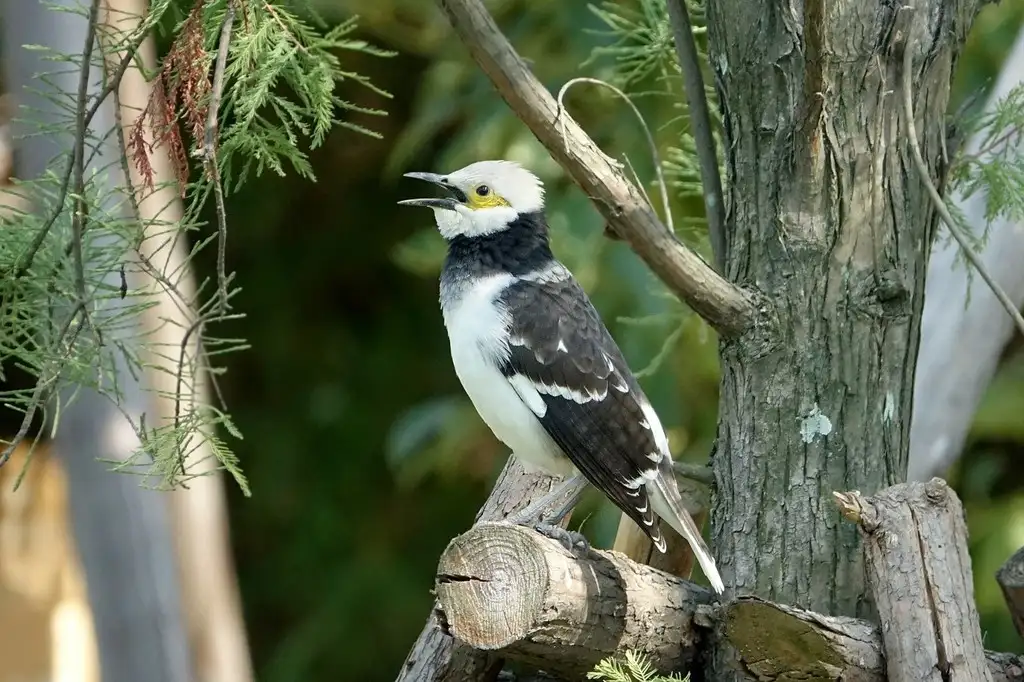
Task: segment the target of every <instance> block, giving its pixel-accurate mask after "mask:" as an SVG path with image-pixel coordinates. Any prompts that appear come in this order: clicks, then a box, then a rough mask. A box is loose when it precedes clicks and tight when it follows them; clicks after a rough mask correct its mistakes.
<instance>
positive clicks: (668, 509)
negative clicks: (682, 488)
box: [647, 477, 725, 594]
mask: <svg viewBox="0 0 1024 682" xmlns="http://www.w3.org/2000/svg"><path fill="white" fill-rule="evenodd" d="M647 493H648V495H650V498H651V506H652V507H653V508H654V513H655V514H657V515H658V516H660V517H661V518H662V519H664V520H665V521H666V522H667V523H668V525H670V526H672V528H673V529H674V530H675V531H676V532H677V533H679V534H680V535H681V536H683V537H684V538H685V539H686V541H687V542H688V543H689V544H690V548H691V549H692V550H693V554H694V556H696V557H697V562H698V563H699V564H700V568H701V570H702V571H704V575H706V576H707V578H708V582H710V583H711V587H712V588H714V590H715V592H717V593H718V594H722V593H723V592H725V583H723V582H722V576H721V575H720V574H719V573H718V567H717V566H716V565H715V559H714V557H712V556H711V550H710V549H708V546H707V544H705V542H704V538H703V537H701V534H700V529H699V528H697V524H695V523H694V522H693V517H691V516H690V513H689V512H688V511H686V508H685V507H684V506H683V501H682V499H681V498H680V497H679V490H678V489H677V488H676V486H675V481H674V480H671V479H668V480H666V479H665V478H664V477H660V478H659V479H656V480H654V481H652V482H651V483H649V484H648V485H647ZM659 539H660V540H661V544H660V545H659V544H658V542H657V541H655V546H657V547H658V549H659V550H660V551H662V552H664V551H665V538H664V537H660V538H659Z"/></svg>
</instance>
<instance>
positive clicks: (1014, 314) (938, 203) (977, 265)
mask: <svg viewBox="0 0 1024 682" xmlns="http://www.w3.org/2000/svg"><path fill="white" fill-rule="evenodd" d="M904 9H907V10H908V11H909V10H911V9H912V8H904ZM912 65H913V52H912V51H911V49H910V39H909V35H908V37H907V39H906V40H905V42H904V45H903V114H904V117H905V118H906V119H907V136H908V137H909V139H910V152H911V156H912V157H913V159H914V166H915V167H916V168H917V172H918V174H919V175H920V176H921V182H922V183H923V184H924V188H925V191H926V192H927V194H928V198H929V199H931V201H932V204H933V205H934V206H935V210H936V211H937V212H938V214H939V217H940V218H942V222H944V223H946V227H947V228H949V232H950V234H952V235H953V238H954V239H956V241H957V244H959V245H960V248H961V249H963V252H964V255H965V256H967V260H969V261H970V262H971V265H972V266H973V267H974V269H975V270H977V271H978V274H979V275H981V278H982V279H983V280H985V284H987V285H988V288H989V289H991V290H992V293H993V294H994V295H995V297H996V298H997V299H999V303H1000V304H1002V306H1003V308H1004V309H1005V310H1006V313H1007V314H1008V315H1009V316H1010V318H1011V319H1012V320H1013V322H1014V324H1016V325H1017V329H1019V330H1020V333H1021V334H1024V316H1022V315H1021V314H1020V310H1018V309H1017V306H1016V304H1015V303H1014V302H1013V299H1011V298H1010V296H1009V295H1008V294H1007V293H1006V291H1005V290H1004V289H1003V288H1002V287H1001V286H1000V285H999V283H998V282H996V280H995V278H993V277H992V273H990V272H989V271H988V267H987V266H986V265H985V263H984V261H982V260H981V257H980V256H979V255H978V254H977V253H976V252H975V251H974V249H973V248H971V245H970V242H968V240H967V235H965V234H964V233H963V231H962V230H961V229H960V226H959V225H957V224H956V221H955V220H953V216H952V215H950V213H949V209H948V208H947V207H946V203H945V202H944V201H943V200H942V197H941V196H939V190H937V189H935V183H933V182H932V179H931V177H930V176H929V174H928V165H927V164H926V163H925V162H924V157H922V156H921V146H920V145H919V144H918V142H917V126H916V125H915V123H914V104H913V91H912V88H911V83H910V78H911V66H912Z"/></svg>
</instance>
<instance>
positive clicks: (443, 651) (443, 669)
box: [396, 457, 571, 682]
mask: <svg viewBox="0 0 1024 682" xmlns="http://www.w3.org/2000/svg"><path fill="white" fill-rule="evenodd" d="M553 482H554V483H555V484H556V485H557V479H553V478H551V477H550V476H545V475H543V474H527V473H525V472H524V471H523V467H522V465H521V464H520V463H519V462H518V461H517V460H516V459H515V458H514V457H510V458H509V460H508V463H507V464H506V465H505V469H504V471H502V473H501V476H500V477H499V478H498V481H497V482H496V483H495V484H494V490H492V491H491V495H490V497H488V498H487V501H486V502H485V503H484V506H483V507H482V508H481V509H480V511H479V512H478V513H477V517H476V523H486V522H488V521H498V520H501V519H503V518H505V517H506V516H508V515H509V514H512V513H513V512H515V511H516V510H518V509H522V508H524V507H526V506H527V505H529V504H531V503H532V502H533V501H534V500H538V499H540V498H541V497H543V496H544V495H545V494H547V492H548V491H549V490H551V488H552V483H553ZM570 516H571V515H570ZM568 520H569V517H566V519H565V521H566V522H568ZM439 615H440V614H439V612H438V609H437V605H436V604H435V606H434V609H433V610H432V611H431V613H430V617H429V618H428V619H427V624H426V625H425V626H424V627H423V631H422V632H420V636H419V637H418V638H417V639H416V642H415V644H413V647H412V649H411V650H410V651H409V655H408V656H406V659H405V663H404V664H403V665H402V669H401V670H400V671H399V673H398V677H397V679H396V682H426V681H428V680H438V681H444V682H469V681H476V680H481V681H482V680H494V679H495V678H496V676H497V675H498V673H499V672H500V671H501V666H502V660H501V658H499V657H498V656H496V655H494V654H493V653H491V652H487V651H478V650H476V649H473V648H472V647H470V646H467V645H466V644H464V643H461V642H456V641H455V640H454V639H453V638H452V637H451V635H449V634H448V632H447V628H446V627H445V624H444V622H443V621H442V620H441V619H440V618H439Z"/></svg>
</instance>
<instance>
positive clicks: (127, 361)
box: [0, 0, 390, 495]
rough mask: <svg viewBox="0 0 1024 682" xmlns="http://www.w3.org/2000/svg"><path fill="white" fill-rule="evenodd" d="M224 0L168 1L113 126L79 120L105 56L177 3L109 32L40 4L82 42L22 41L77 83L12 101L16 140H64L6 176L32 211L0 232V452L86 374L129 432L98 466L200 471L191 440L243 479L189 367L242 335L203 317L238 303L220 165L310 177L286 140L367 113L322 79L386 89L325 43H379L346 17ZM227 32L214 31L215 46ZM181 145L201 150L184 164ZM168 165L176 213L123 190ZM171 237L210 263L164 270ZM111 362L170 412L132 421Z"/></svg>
mask: <svg viewBox="0 0 1024 682" xmlns="http://www.w3.org/2000/svg"><path fill="white" fill-rule="evenodd" d="M230 2H231V4H228V2H214V3H195V4H192V5H191V8H190V9H188V10H187V11H185V12H184V14H183V15H178V16H179V20H178V21H176V22H175V30H174V31H173V32H172V35H171V46H170V49H169V50H168V53H167V55H166V56H165V57H164V59H163V61H162V64H161V65H160V67H159V68H158V69H157V70H156V71H154V72H150V73H146V74H145V75H146V77H147V78H148V79H149V80H150V82H151V83H152V84H153V86H154V93H153V95H152V97H151V98H150V100H149V101H148V103H147V105H146V108H145V110H144V111H143V112H142V114H141V116H140V117H139V119H138V122H137V123H135V125H134V126H132V127H131V129H130V130H129V132H128V133H127V134H125V133H124V131H123V130H122V128H121V126H120V124H118V125H117V126H116V127H115V128H114V129H113V130H111V129H99V128H97V127H96V126H94V125H92V124H93V114H95V112H96V111H97V110H98V109H99V106H100V105H99V103H100V102H101V101H102V100H103V99H104V98H107V96H108V95H109V94H110V93H111V91H112V90H114V89H115V88H116V85H117V83H118V82H119V81H118V80H116V79H119V78H120V75H121V74H122V73H123V69H122V70H118V68H116V67H108V68H106V69H105V64H106V63H108V62H109V63H110V64H114V65H117V64H124V65H127V64H129V61H127V59H128V58H131V57H133V56H134V51H135V50H136V49H137V48H138V46H139V45H140V44H141V42H142V38H143V37H144V36H146V35H147V34H149V33H150V32H152V31H154V30H155V29H157V28H158V27H160V26H162V25H164V23H165V22H166V21H167V20H169V19H171V18H172V17H173V15H174V14H175V13H177V12H178V11H179V9H178V7H177V6H176V5H175V4H174V3H172V2H170V1H169V0H161V1H158V2H154V3H152V5H151V8H150V11H149V13H148V15H147V17H146V19H145V20H144V21H142V22H141V23H140V25H139V27H138V28H137V29H135V30H134V31H133V32H131V33H127V34H121V35H118V34H116V33H114V32H113V29H111V28H109V27H106V26H103V25H102V24H101V21H102V18H101V17H100V12H99V10H98V8H99V2H95V3H92V4H90V6H88V7H77V8H68V7H66V6H61V7H58V8H55V11H73V12H77V13H79V14H80V15H81V16H82V18H83V24H84V25H85V26H86V27H87V28H86V31H87V33H88V41H87V42H88V43H89V44H90V45H91V47H90V48H88V49H86V50H83V51H82V52H80V53H77V54H76V53H68V52H65V51H61V50H58V49H56V48H46V47H42V46H32V47H31V49H34V50H38V51H43V52H45V57H46V59H47V60H48V61H51V62H61V63H63V64H65V65H67V66H68V67H70V68H71V69H74V71H75V73H76V81H77V82H78V83H79V84H80V85H79V86H78V92H77V93H71V92H68V87H69V86H68V85H65V84H62V83H58V82H56V81H55V80H54V79H53V78H49V77H46V76H44V77H42V78H41V79H40V80H41V85H40V86H39V87H38V88H37V92H38V93H39V94H40V95H42V97H43V98H45V99H44V102H45V104H44V105H43V107H42V109H45V111H33V110H28V111H26V112H24V113H23V115H22V116H21V119H22V122H23V123H26V124H28V126H29V132H28V133H27V134H26V135H25V137H24V138H23V139H31V138H38V137H40V136H51V137H53V138H54V139H62V140H66V141H67V146H66V147H65V149H64V150H63V154H61V155H60V156H59V157H58V158H57V159H56V160H55V161H54V162H53V163H52V164H51V166H50V167H49V168H47V169H46V171H45V172H44V173H43V174H42V175H41V176H40V177H38V178H33V179H26V180H25V181H23V182H21V183H20V187H19V191H20V193H21V194H23V195H24V196H25V197H27V198H28V199H30V200H31V202H32V204H33V205H34V209H35V210H25V211H22V210H19V209H17V208H16V209H13V210H12V211H11V213H12V214H9V215H8V216H7V217H6V219H5V224H4V226H3V227H4V229H3V231H2V236H0V271H2V272H3V273H4V275H5V276H4V277H3V278H2V280H0V320H2V322H3V325H2V327H0V362H2V364H3V366H4V367H16V368H18V369H19V370H21V371H22V372H24V373H27V374H28V375H29V376H30V377H31V378H32V381H31V382H29V383H28V384H27V385H18V384H10V385H7V386H5V387H4V388H3V390H0V400H2V401H3V404H4V405H5V406H6V407H8V408H11V409H14V410H17V411H18V412H20V413H21V414H22V419H21V427H20V428H19V430H18V432H17V434H16V435H15V436H14V437H13V438H11V439H9V440H8V441H7V442H6V443H5V445H6V447H5V449H4V452H3V454H2V456H0V464H2V463H3V462H4V461H6V459H7V457H8V456H9V455H10V453H12V452H13V450H14V449H15V448H16V447H17V446H18V445H19V444H20V443H21V442H22V441H23V440H25V439H26V438H29V437H31V435H32V434H31V433H30V432H31V431H32V429H33V427H34V426H37V423H38V421H39V420H38V419H37V414H40V413H42V414H43V415H44V417H46V421H48V422H49V427H50V428H52V429H56V428H57V422H58V420H59V417H60V415H61V413H62V412H63V410H64V409H65V407H66V406H67V404H68V402H69V401H71V400H74V399H75V398H76V396H78V395H79V394H80V393H81V390H82V389H91V390H93V391H96V392H98V393H99V394H100V395H102V396H103V397H105V398H106V399H108V400H109V401H110V402H111V403H112V404H114V405H115V406H116V407H117V408H118V409H119V410H120V411H121V413H122V414H123V416H124V418H125V420H126V421H127V422H128V423H129V424H130V425H131V428H132V430H133V431H134V433H135V435H136V436H137V438H138V440H139V442H140V445H139V447H138V449H137V450H136V452H135V453H134V454H133V455H132V456H131V457H129V458H127V459H125V460H118V461H116V462H115V461H111V462H110V464H111V465H112V468H113V469H114V470H115V471H125V472H132V473H137V474H140V475H142V476H144V478H145V480H146V483H147V485H154V486H156V487H161V488H169V487H174V486H175V485H178V484H180V483H183V482H185V481H187V480H188V479H189V478H191V477H192V476H194V475H202V474H203V473H206V472H208V471H210V470H211V466H210V464H211V463H210V462H204V461H202V460H201V458H192V457H191V455H193V453H195V452H196V451H197V450H198V449H199V448H200V447H201V446H205V447H206V448H208V451H209V452H212V457H213V458H215V459H216V462H215V463H214V464H215V465H216V467H218V468H222V469H224V470H226V471H227V472H228V473H229V474H230V475H231V476H232V477H234V479H235V480H236V481H237V483H238V484H239V486H240V488H241V490H242V491H243V492H244V493H245V494H246V495H248V494H249V486H248V482H247V481H246V479H245V477H243V475H242V473H241V470H240V467H239V463H238V459H237V457H236V456H235V454H234V453H233V452H232V451H231V449H230V447H229V446H228V444H227V443H226V441H225V438H226V437H228V436H230V437H232V438H233V439H236V440H237V439H240V438H241V432H240V431H239V429H238V428H237V427H236V426H235V424H234V422H233V420H232V419H231V418H230V417H229V415H228V412H227V410H226V408H225V406H224V405H223V403H222V402H220V401H218V404H216V405H214V404H210V401H209V399H207V398H206V396H204V395H202V394H201V392H200V391H199V389H198V387H197V382H196V377H198V376H200V375H203V374H205V375H206V376H208V377H209V378H210V380H211V381H212V382H214V392H215V393H216V394H218V395H219V393H220V390H219V387H218V386H217V383H216V382H217V381H218V378H219V376H220V375H222V374H223V368H222V366H221V365H220V363H221V361H222V360H221V358H222V356H224V355H226V354H229V353H233V352H235V351H238V350H241V349H244V348H247V347H248V344H247V343H246V342H245V341H244V339H239V338H224V337H219V336H217V335H215V334H214V333H213V332H214V331H215V330H216V329H217V328H218V325H222V324H224V323H227V322H230V321H233V320H237V319H239V318H241V317H242V316H241V315H240V314H238V313H233V312H230V310H231V303H230V302H231V299H232V298H233V297H234V296H235V294H237V291H238V290H237V289H236V288H235V287H233V286H231V281H232V276H231V273H228V272H225V268H224V243H225V239H226V234H227V222H226V214H225V211H224V209H223V191H222V183H223V182H224V181H225V180H230V181H232V184H233V186H234V189H236V190H237V189H238V188H239V187H240V185H241V183H242V182H243V181H244V180H245V179H246V176H247V174H248V172H249V170H250V169H255V171H256V174H257V175H258V174H259V173H260V172H261V171H262V170H263V169H264V168H270V169H272V170H274V171H275V172H277V173H278V174H284V168H285V165H286V164H288V165H290V166H291V168H292V169H294V170H295V171H296V172H297V173H298V174H299V175H300V176H304V177H306V178H310V179H312V178H313V172H312V167H311V165H310V164H309V161H308V158H307V156H306V151H305V150H304V149H303V148H302V146H303V144H307V145H308V147H310V148H315V147H316V146H319V145H320V144H322V143H323V142H324V140H325V139H326V137H327V135H328V133H329V131H331V130H332V129H333V128H334V127H336V126H339V125H340V126H341V127H344V128H348V129H349V130H352V131H355V132H358V133H361V134H366V135H370V136H374V135H375V133H373V132H372V131H371V130H369V129H367V128H366V127H365V126H363V125H361V124H359V123H357V122H355V121H353V120H351V119H350V118H340V117H339V116H338V113H339V112H343V113H345V114H347V115H348V116H352V115H367V116H379V115H381V114H383V112H382V111H380V110H378V109H373V108H369V107H364V106H360V105H357V104H354V103H352V102H350V101H348V100H346V99H344V98H342V97H340V96H339V95H338V94H337V92H336V85H337V84H339V83H342V82H345V81H351V82H354V83H357V84H359V85H360V86H362V87H364V88H366V89H368V90H370V91H372V92H374V93H375V94H377V95H379V96H386V93H384V92H383V91H382V90H380V89H378V88H376V87H374V86H373V85H372V84H371V83H370V81H369V79H367V78H365V77H364V76H361V75H359V74H357V73H353V72H351V71H346V70H344V69H343V68H342V67H341V61H340V58H339V56H338V53H339V52H348V53H350V54H353V53H362V54H366V55H369V56H371V57H383V56H388V55H389V54H390V53H388V52H386V51H383V50H379V49H376V48H373V47H371V46H370V45H369V44H368V43H366V42H364V41H360V40H355V39H353V38H351V37H350V35H351V34H352V32H353V30H354V29H355V20H354V19H350V20H348V21H346V22H343V23H341V24H339V25H337V26H335V27H334V28H327V27H326V25H325V24H323V22H319V24H318V28H317V29H314V28H313V27H312V25H311V24H310V21H309V20H307V19H304V18H302V17H300V14H299V11H300V10H301V9H302V7H304V6H305V4H304V3H300V4H301V6H300V7H297V8H295V7H291V6H289V5H287V4H278V5H275V4H271V3H270V2H267V1H266V0H230ZM236 14H237V17H236V16H235V15H236ZM307 14H308V12H307ZM314 19H315V17H314ZM231 29H233V30H231ZM228 35H230V43H225V44H222V41H224V36H228ZM121 52H124V53H125V54H126V55H127V57H126V58H124V59H122V57H121V55H120V53H121ZM218 55H223V59H222V60H220V61H221V62H222V63H218ZM211 72H212V74H213V75H212V77H211ZM55 117H56V118H55ZM182 128H184V131H185V132H184V133H183V132H182ZM151 134H152V135H155V141H154V140H151V138H150V135H151ZM157 150H159V152H160V153H163V152H167V153H168V154H169V156H170V157H171V160H172V162H173V163H175V164H176V166H177V167H176V168H175V170H176V172H177V177H176V178H160V177H158V175H159V174H158V171H157V170H156V167H157V166H159V164H158V163H156V162H154V160H153V155H154V153H156V152H157ZM190 157H192V158H196V159H199V160H201V161H202V165H201V166H200V167H199V168H198V169H193V168H190V163H189V158H190ZM131 165H134V166H135V169H136V170H137V171H138V172H139V174H140V175H141V176H142V186H141V187H136V188H135V189H136V191H135V192H132V191H130V190H128V189H127V188H126V187H125V186H124V185H123V178H124V177H125V176H126V175H127V174H128V172H129V167H130V166H131ZM196 171H198V172H196ZM175 180H176V181H177V187H176V188H175V190H177V188H180V196H181V197H182V199H183V203H184V209H185V215H184V217H183V219H181V220H164V219H152V218H147V217H146V214H143V213H142V212H141V210H140V207H139V205H140V202H141V201H142V198H141V197H144V196H145V195H149V194H150V193H151V192H156V191H160V190H162V189H164V188H166V187H167V186H169V185H173V184H174V181H175ZM211 195H212V196H216V198H217V207H218V208H217V211H216V219H215V223H216V230H215V231H213V233H212V234H211V233H209V232H208V233H207V234H206V235H202V236H197V235H199V233H201V232H202V231H203V230H204V228H205V227H206V225H207V222H206V221H205V220H203V219H202V218H201V215H202V213H203V211H204V207H205V205H206V203H207V201H208V199H209V197H210V196H211ZM189 237H192V238H194V240H195V244H194V247H193V248H192V250H191V254H190V256H189V258H190V259H194V258H195V257H196V256H197V254H199V253H200V252H201V251H203V250H204V247H206V246H208V245H210V244H211V243H216V245H217V247H218V254H219V255H218V267H217V273H216V275H215V277H211V278H209V279H207V280H201V281H200V282H199V286H198V288H197V291H196V292H195V293H192V291H191V289H192V285H191V283H190V282H188V281H187V280H186V279H185V277H186V272H185V270H186V267H185V266H184V265H178V266H175V267H173V268H170V269H167V268H166V267H162V266H161V263H160V262H159V259H163V258H167V257H168V252H169V251H170V250H171V249H172V248H173V247H172V244H173V243H174V242H175V241H177V240H179V239H182V238H189ZM214 283H215V287H214V286H213V284H214ZM214 289H215V290H214ZM157 305H162V306H166V307H164V308H161V309H160V310H168V309H174V308H176V309H177V310H178V311H180V312H181V317H182V319H184V322H183V321H182V320H181V319H178V320H175V321H172V320H170V319H168V317H167V315H166V313H162V312H151V310H155V306H157ZM154 317H159V319H158V320H154V319H153V318H154ZM168 338H174V339H176V340H174V341H173V342H169V341H168ZM129 378H130V379H132V380H133V381H141V382H142V383H143V384H144V385H145V387H146V388H147V390H149V391H150V392H151V394H152V396H153V397H155V398H157V399H158V400H159V401H160V402H161V403H162V404H163V405H165V406H166V405H170V406H173V407H172V412H173V415H172V417H171V418H169V419H158V418H154V417H152V416H151V415H150V416H149V419H147V414H148V412H146V411H143V412H141V413H137V412H132V411H130V410H131V409H132V408H129V407H128V402H127V397H126V393H125V390H124V388H125V387H124V384H125V383H126V382H127V381H128V379H129ZM135 404H137V401H136V403H135ZM186 461H188V467H186Z"/></svg>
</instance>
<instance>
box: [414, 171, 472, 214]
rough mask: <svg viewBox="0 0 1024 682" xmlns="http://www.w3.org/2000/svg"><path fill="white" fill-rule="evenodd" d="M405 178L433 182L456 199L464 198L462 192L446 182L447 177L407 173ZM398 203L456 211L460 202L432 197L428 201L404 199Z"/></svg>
mask: <svg viewBox="0 0 1024 682" xmlns="http://www.w3.org/2000/svg"><path fill="white" fill-rule="evenodd" d="M404 177H407V178H415V179H416V180H426V181H427V182H432V183H434V184H435V185H438V186H440V187H443V188H444V189H446V190H447V191H448V192H449V193H451V194H453V195H455V197H458V198H464V197H463V196H462V192H460V191H459V190H458V189H456V188H455V187H453V186H452V185H450V184H448V183H447V182H445V181H444V180H445V177H444V176H443V175H438V174H437V173H406V174H405V176H404ZM398 203H399V204H401V205H402V206H426V207H428V208H443V209H446V210H448V211H454V210H455V207H456V206H457V205H458V203H459V202H458V201H456V200H455V199H454V198H451V197H430V198H426V199H403V200H402V201H399V202H398Z"/></svg>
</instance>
